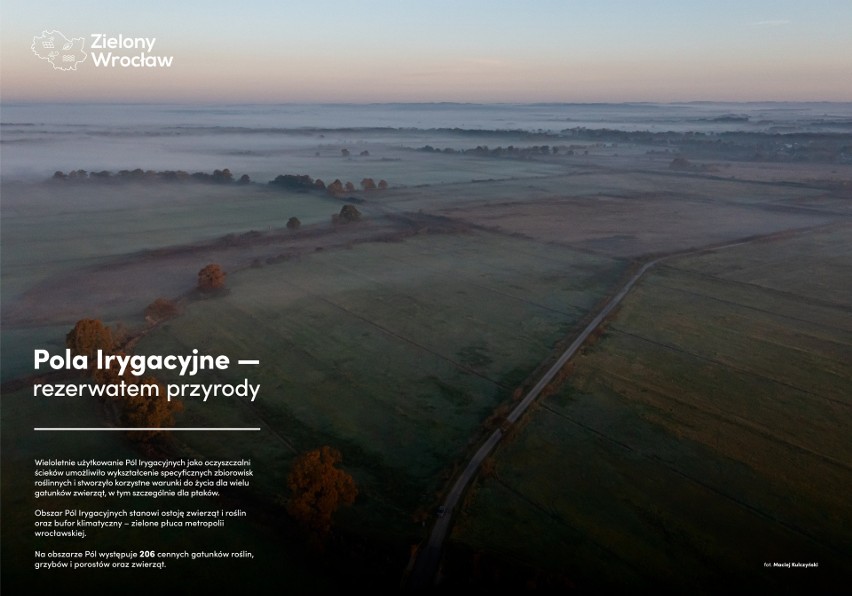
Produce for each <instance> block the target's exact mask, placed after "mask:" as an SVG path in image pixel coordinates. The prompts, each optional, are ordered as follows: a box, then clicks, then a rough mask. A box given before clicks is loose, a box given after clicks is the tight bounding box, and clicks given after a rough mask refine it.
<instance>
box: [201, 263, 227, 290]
mask: <svg viewBox="0 0 852 596" xmlns="http://www.w3.org/2000/svg"><path fill="white" fill-rule="evenodd" d="M224 287H225V272H224V271H222V268H221V267H220V266H219V265H217V264H216V263H211V264H209V265H207V266H206V267H204V268H203V269H202V270H201V271H199V272H198V289H199V290H201V291H203V292H211V291H213V290H218V289H219V288H224Z"/></svg>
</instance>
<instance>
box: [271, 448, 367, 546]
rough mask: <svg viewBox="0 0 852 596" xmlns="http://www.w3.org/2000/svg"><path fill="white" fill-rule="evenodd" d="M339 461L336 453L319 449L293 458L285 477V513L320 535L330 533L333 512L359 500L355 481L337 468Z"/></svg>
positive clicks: (335, 450) (339, 458) (331, 449)
mask: <svg viewBox="0 0 852 596" xmlns="http://www.w3.org/2000/svg"><path fill="white" fill-rule="evenodd" d="M341 460H342V456H341V454H340V451H338V450H337V449H334V448H333V447H328V446H324V447H320V448H319V449H314V450H313V451H308V452H307V453H304V454H302V455H300V456H299V457H298V458H296V461H294V462H293V467H292V468H291V470H290V475H289V476H288V477H287V487H288V488H289V489H290V500H289V501H288V502H287V512H288V513H289V514H290V515H291V516H293V518H294V519H296V520H297V521H298V522H299V523H301V524H303V525H304V526H305V527H307V528H309V529H311V530H314V531H316V532H319V533H321V534H324V533H327V532H328V531H329V530H330V529H331V518H332V516H333V515H334V513H335V511H337V510H338V509H339V508H340V506H341V505H351V504H352V503H354V502H355V497H356V496H358V489H357V487H356V486H355V480H354V479H353V478H352V476H350V475H349V474H348V473H346V472H345V471H343V470H341V469H339V468H338V467H337V464H338V463H340V461H341Z"/></svg>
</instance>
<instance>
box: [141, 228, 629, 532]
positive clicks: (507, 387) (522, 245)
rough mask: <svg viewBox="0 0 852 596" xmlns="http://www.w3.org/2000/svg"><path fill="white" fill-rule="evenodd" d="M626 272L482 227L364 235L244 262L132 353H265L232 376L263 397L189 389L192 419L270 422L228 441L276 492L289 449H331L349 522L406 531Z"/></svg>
mask: <svg viewBox="0 0 852 596" xmlns="http://www.w3.org/2000/svg"><path fill="white" fill-rule="evenodd" d="M623 267H624V263H623V262H620V261H615V260H610V259H606V258H602V257H598V256H594V255H589V254H586V253H579V252H576V251H572V250H570V249H567V248H558V247H553V246H547V245H542V244H537V243H534V242H531V241H528V240H524V239H514V238H505V237H500V236H496V235H493V234H489V233H480V232H476V233H469V234H457V235H435V236H417V237H413V238H410V239H408V240H406V241H404V242H401V243H368V244H362V245H359V246H357V247H356V248H354V249H352V250H339V251H324V252H317V253H313V254H311V255H308V256H306V257H304V258H301V259H297V260H293V261H286V262H282V263H278V264H275V265H269V266H265V267H262V268H256V269H248V270H245V271H243V272H240V273H239V274H237V275H234V276H232V277H230V278H229V280H228V285H229V287H230V292H229V293H228V295H227V296H224V297H218V298H214V299H209V300H203V301H200V302H196V303H193V304H192V305H191V306H189V308H187V309H186V311H185V313H184V314H183V315H182V316H181V317H179V318H177V319H175V320H173V321H171V322H169V323H167V324H166V325H164V326H163V327H162V328H160V329H157V330H156V331H155V332H154V333H152V334H151V335H149V336H148V337H146V338H145V339H144V340H143V341H142V342H141V343H140V344H139V346H138V348H137V353H186V352H188V351H190V350H191V349H192V348H196V347H197V348H198V349H199V350H200V351H202V352H203V353H212V354H219V353H222V354H229V355H232V357H233V358H240V357H242V358H258V359H259V360H260V361H261V365H260V367H258V368H257V369H252V370H246V369H234V370H232V371H228V376H229V377H230V378H232V379H234V380H237V379H240V378H242V377H241V375H245V376H246V377H248V378H249V379H250V380H251V382H253V383H260V384H261V386H262V391H261V396H260V397H259V399H258V401H257V402H255V404H253V405H251V406H244V405H243V406H241V405H240V404H234V403H231V402H221V401H220V402H219V403H216V404H211V403H209V402H208V403H207V404H200V403H194V402H193V401H192V400H190V402H189V403H188V404H187V411H186V413H185V414H184V418H183V423H191V424H201V423H206V424H212V425H214V426H216V425H224V424H226V423H227V424H228V425H230V424H231V423H233V424H242V423H246V424H251V423H252V422H253V423H254V424H257V423H261V425H262V426H263V428H264V435H265V438H264V440H258V437H257V436H251V437H247V438H244V439H243V438H240V437H236V438H234V439H233V442H230V443H229V444H228V445H227V446H226V447H227V451H228V452H230V453H233V452H234V449H237V451H238V452H240V453H242V452H243V449H244V450H245V451H246V452H248V453H250V454H251V455H252V457H255V458H257V460H258V465H259V466H262V469H266V470H270V471H274V472H269V473H268V474H267V477H265V478H262V479H259V481H260V482H259V483H260V486H261V487H262V488H263V489H264V490H265V491H266V492H267V493H273V492H274V491H275V490H280V489H281V488H282V487H283V482H284V477H285V475H286V472H287V469H288V467H289V462H290V460H291V458H292V457H293V455H294V453H296V452H302V451H305V450H307V449H310V448H314V447H317V446H319V445H322V444H331V445H334V446H336V447H338V448H340V449H341V451H342V452H343V455H344V462H345V466H346V467H347V469H350V470H351V471H352V472H353V473H354V474H355V475H356V478H357V480H358V483H359V485H360V487H361V497H359V501H358V504H356V506H355V508H354V509H353V512H354V513H353V515H354V517H355V518H362V521H363V522H364V523H368V522H369V523H373V522H376V521H378V520H379V519H380V520H381V522H382V525H384V526H386V527H387V528H394V527H396V528H397V529H403V530H404V531H412V530H413V528H415V527H416V528H419V524H416V526H415V525H414V523H413V521H412V516H413V514H414V513H415V512H416V511H417V510H418V509H419V508H424V507H425V508H427V509H428V508H430V507H431V506H432V504H433V502H434V499H435V493H436V491H438V490H439V489H440V488H441V485H442V482H443V481H444V475H445V474H446V473H447V472H448V470H449V468H450V467H451V466H452V463H453V462H455V461H459V460H460V459H461V458H462V457H463V455H464V453H465V451H466V449H467V448H468V445H469V442H470V441H471V440H472V439H473V438H474V437H476V436H477V433H478V428H479V426H480V424H481V423H482V422H483V421H484V420H485V419H486V418H487V417H488V416H489V415H490V413H491V412H492V411H494V409H495V408H496V407H497V406H498V405H499V404H500V403H501V402H505V401H508V400H509V399H510V396H511V393H512V391H513V390H514V389H515V387H516V386H517V385H518V384H520V383H521V382H522V381H523V380H524V379H525V378H526V377H527V376H528V375H529V374H530V373H531V372H532V370H533V369H534V368H536V366H538V364H539V363H540V362H541V361H542V360H544V359H545V358H546V357H547V356H548V355H549V354H550V352H551V351H552V349H553V347H554V345H555V343H556V342H557V341H558V340H560V339H561V338H562V337H563V336H564V335H565V334H566V333H567V332H568V330H569V329H570V328H571V327H572V326H573V325H574V324H576V323H577V321H579V319H581V318H582V317H583V316H584V315H585V314H586V313H587V312H588V311H589V310H590V309H591V308H592V307H593V306H594V304H595V303H596V302H597V301H598V300H599V299H600V298H601V296H602V295H603V294H604V293H605V292H606V291H608V289H609V288H610V287H611V286H612V285H614V284H615V283H616V282H617V279H618V277H619V275H620V273H621V272H622V271H623ZM240 441H244V444H241V443H240ZM187 442H188V443H189V445H190V447H191V448H193V449H196V450H198V451H199V452H202V453H205V454H210V455H214V454H215V453H216V452H218V451H219V450H221V449H222V448H223V445H222V444H221V439H219V438H216V439H210V440H209V441H207V440H205V439H204V438H203V437H200V438H199V437H195V436H193V437H191V438H188V439H187ZM361 510H363V511H364V512H365V513H361Z"/></svg>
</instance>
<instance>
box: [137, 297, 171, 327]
mask: <svg viewBox="0 0 852 596" xmlns="http://www.w3.org/2000/svg"><path fill="white" fill-rule="evenodd" d="M177 314H178V307H177V304H175V303H174V302H172V301H171V300H169V299H168V298H157V299H156V300H154V301H153V302H152V303H151V304H149V305H148V306H146V307H145V318H146V319H148V320H149V321H153V322H157V321H164V320H166V319H171V318H172V317H175V316H177Z"/></svg>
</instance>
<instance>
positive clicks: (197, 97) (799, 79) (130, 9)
mask: <svg viewBox="0 0 852 596" xmlns="http://www.w3.org/2000/svg"><path fill="white" fill-rule="evenodd" d="M45 30H49V31H52V30H57V31H60V32H62V33H63V34H64V35H65V36H66V37H68V38H71V37H83V38H84V40H85V46H84V49H85V51H86V52H87V53H88V56H87V58H86V60H84V61H82V62H80V63H79V64H78V65H77V69H76V70H59V69H56V68H54V67H52V66H51V63H49V62H48V60H46V59H40V58H39V57H38V56H36V55H35V54H34V53H33V51H32V50H31V45H32V44H33V38H34V37H35V36H38V35H40V34H41V33H42V31H45ZM0 32H2V36H0V39H2V42H0V44H1V45H0V51H2V71H0V74H2V79H0V92H1V93H2V100H3V101H6V102H14V101H93V100H94V101H139V102H252V103H253V102H258V103H263V102H393V101H406V102H417V101H424V102H432V101H459V102H622V101H659V102H672V101H697V100H708V101H710V100H713V101H762V100H775V101H823V100H824V101H852V1H850V0H811V1H796V2H791V1H784V0H775V1H766V0H753V1H748V2H742V1H728V0H714V1H704V0H696V1H690V0H680V1H678V2H672V1H659V0H643V1H626V0H562V1H556V0H527V1H520V0H518V1H504V0H490V1H487V2H486V1H480V0H454V1H446V0H430V1H428V2H427V1H419V2H415V1H406V0H364V1H359V2H354V1H351V2H350V1H329V0H313V1H302V0H297V1H290V2H288V1H269V2H265V1H255V2H252V1H250V0H249V1H246V2H242V3H239V4H238V3H235V2H198V1H185V2H178V1H175V0H170V1H168V2H166V1H160V0H150V1H148V2H144V3H142V2H132V3H130V2H126V3H125V2H115V1H81V0H78V1H75V2H44V1H43V2H32V1H22V0H4V1H3V2H2V4H0ZM93 34H105V35H106V36H107V37H118V36H119V35H123V36H125V37H134V38H135V37H145V38H156V42H155V44H154V47H153V48H152V49H151V51H150V52H146V53H148V54H150V55H154V56H165V57H168V56H172V57H173V62H172V65H171V67H167V68H163V67H139V68H133V67H128V68H124V67H121V66H120V65H119V66H117V67H105V66H96V65H95V64H94V62H93V59H94V54H96V53H99V52H104V53H106V52H109V51H110V50H109V49H103V50H98V49H94V48H92V47H91V46H92V45H93V41H94V40H95V38H93V37H92V35H93ZM140 51H141V50H139V49H132V50H131V49H119V50H118V51H117V52H116V50H113V53H114V55H116V54H118V55H120V56H127V57H133V56H138V55H139V54H140Z"/></svg>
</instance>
